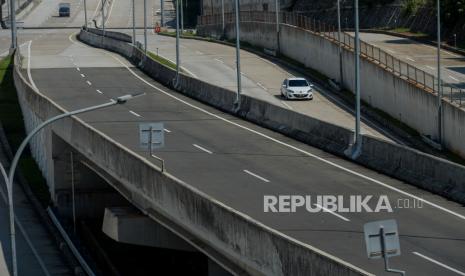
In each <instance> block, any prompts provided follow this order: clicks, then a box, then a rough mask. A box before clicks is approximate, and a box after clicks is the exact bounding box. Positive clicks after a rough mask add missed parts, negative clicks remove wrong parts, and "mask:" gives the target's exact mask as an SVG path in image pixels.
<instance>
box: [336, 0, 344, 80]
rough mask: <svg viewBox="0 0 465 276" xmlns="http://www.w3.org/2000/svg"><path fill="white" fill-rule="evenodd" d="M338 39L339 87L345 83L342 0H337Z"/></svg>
mask: <svg viewBox="0 0 465 276" xmlns="http://www.w3.org/2000/svg"><path fill="white" fill-rule="evenodd" d="M337 29H338V32H337V40H338V44H339V88H341V89H342V86H343V85H344V72H343V69H342V66H343V63H342V62H343V61H342V41H341V32H342V31H341V0H337Z"/></svg>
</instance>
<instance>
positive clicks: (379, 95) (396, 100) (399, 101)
mask: <svg viewBox="0 0 465 276" xmlns="http://www.w3.org/2000/svg"><path fill="white" fill-rule="evenodd" d="M272 26H274V25H273V24H269V23H265V22H241V40H242V41H244V42H248V43H250V44H252V45H253V46H257V47H264V48H269V49H276V48H277V36H276V30H275V29H274V28H272ZM280 28H281V29H280V37H279V50H280V54H282V55H284V56H286V57H288V58H291V59H293V60H297V61H299V62H301V63H302V64H304V65H305V66H306V67H309V68H312V69H314V70H316V71H318V72H321V73H322V74H324V75H326V76H327V77H329V78H331V79H339V47H338V45H337V44H336V43H335V42H333V41H330V40H328V39H326V38H324V37H322V36H319V35H317V34H314V33H312V32H310V31H307V30H304V29H301V28H298V27H295V26H290V25H286V24H282V25H281V26H280ZM221 30H222V28H221V26H220V25H202V26H198V27H197V33H198V34H199V35H202V36H216V35H218V34H220V32H221ZM225 36H226V38H227V39H233V38H235V26H234V24H226V28H225ZM343 60H344V63H343V72H344V83H343V86H344V87H346V88H347V89H349V90H351V91H355V87H354V85H355V74H354V67H355V59H354V54H353V52H352V51H350V50H348V49H344V50H343ZM361 97H362V100H364V101H365V102H367V103H368V104H370V105H371V106H372V107H375V108H377V109H380V110H382V111H384V112H386V113H387V114H389V115H390V116H391V117H393V118H395V119H397V120H399V121H401V122H403V123H405V124H406V125H408V126H410V127H411V128H413V129H415V130H417V131H418V132H419V133H420V134H423V135H425V136H429V137H432V138H433V139H437V138H438V136H439V135H438V134H439V130H438V129H439V128H438V111H437V96H436V95H434V94H432V93H430V92H427V91H425V90H423V89H422V88H421V87H418V86H416V85H415V84H414V83H411V82H409V81H407V80H405V79H403V78H400V77H398V76H397V75H395V74H392V72H390V71H388V70H386V69H384V68H383V67H381V66H379V65H378V64H376V63H374V62H373V61H371V60H369V59H366V58H362V59H361ZM443 105H444V108H443V141H444V146H445V147H446V148H447V149H449V150H450V151H452V152H454V153H456V154H458V155H460V156H462V157H465V143H463V137H465V136H464V135H463V134H464V133H465V123H464V122H465V111H464V110H463V109H461V108H459V107H458V106H457V105H456V104H453V103H451V102H449V101H447V100H443ZM460 134H461V135H460Z"/></svg>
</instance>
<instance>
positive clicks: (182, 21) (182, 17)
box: [180, 0, 187, 34]
mask: <svg viewBox="0 0 465 276" xmlns="http://www.w3.org/2000/svg"><path fill="white" fill-rule="evenodd" d="M186 1H187V0H186ZM180 4H181V9H180V11H181V34H183V33H184V5H183V2H182V0H181V2H180Z"/></svg>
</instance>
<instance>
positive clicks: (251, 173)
mask: <svg viewBox="0 0 465 276" xmlns="http://www.w3.org/2000/svg"><path fill="white" fill-rule="evenodd" d="M244 172H245V173H246V174H249V175H251V176H253V177H256V178H258V179H260V180H261V181H263V182H266V183H270V181H269V180H268V179H266V178H264V177H261V176H259V175H258V174H255V173H253V172H251V171H248V170H244Z"/></svg>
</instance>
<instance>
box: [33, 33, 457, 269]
mask: <svg viewBox="0 0 465 276" xmlns="http://www.w3.org/2000/svg"><path fill="white" fill-rule="evenodd" d="M56 45H61V47H63V48H62V49H61V51H60V50H59V49H58V48H57V46H56ZM88 51H89V52H88ZM51 52H53V53H54V55H55V56H56V57H57V59H61V62H57V61H54V64H63V66H61V67H57V68H49V66H47V65H48V64H49V63H48V62H47V58H44V57H47V56H48V55H50V53H51ZM82 53H87V54H82ZM89 53H91V54H92V55H95V56H94V57H93V58H92V60H96V59H98V58H101V59H102V60H108V59H113V65H115V67H109V68H105V67H99V68H95V67H93V66H92V65H91V64H92V63H90V64H89V66H86V63H87V62H89ZM27 57H28V55H26V58H25V60H24V65H27V64H28V58H27ZM122 60H123V59H122V58H121V57H118V56H116V55H115V54H112V53H107V52H104V51H102V50H98V49H94V48H89V47H88V46H86V45H83V44H81V43H79V42H74V43H73V42H71V41H70V40H69V39H68V37H66V36H63V37H62V38H59V37H55V38H54V43H50V38H47V39H46V38H41V39H38V40H37V41H35V42H33V44H32V51H31V67H32V69H31V77H32V79H33V82H34V83H35V84H36V85H37V87H38V88H39V89H40V91H41V92H42V93H45V94H46V95H47V96H48V97H50V98H52V99H53V100H54V101H55V102H57V103H58V104H60V105H61V106H63V107H65V108H66V109H68V110H72V109H75V108H80V107H83V106H88V105H92V104H96V103H102V102H105V101H108V100H109V99H110V98H114V97H117V96H119V95H123V94H126V93H128V92H146V93H147V94H146V96H144V97H141V98H138V99H135V100H133V101H131V102H129V103H128V104H127V105H125V106H118V107H115V108H112V109H107V110H102V111H99V112H95V113H92V114H87V115H84V116H81V118H82V119H84V120H85V121H87V122H88V123H90V124H92V125H93V126H94V127H96V128H97V129H98V130H100V131H103V132H104V133H105V134H107V135H109V136H110V137H112V138H113V139H115V140H116V141H118V142H119V143H121V144H122V145H124V146H125V147H127V148H129V149H131V150H132V151H134V152H136V153H138V154H140V155H141V156H143V157H145V158H147V159H148V160H149V161H150V162H154V163H156V162H157V161H156V160H154V159H151V158H149V157H148V155H147V154H146V153H145V152H142V151H140V149H139V146H138V140H137V131H138V130H137V129H138V123H140V122H152V121H157V122H158V121H162V122H164V123H165V127H166V132H167V133H166V147H165V148H164V149H162V150H159V151H157V153H156V154H157V155H158V156H159V157H162V158H163V159H165V161H166V167H167V170H168V171H169V172H170V173H171V174H173V175H175V176H176V177H179V178H180V179H182V180H184V181H186V182H187V183H189V184H190V185H193V186H195V187H196V188H198V189H200V190H201V191H203V192H205V193H207V194H208V195H210V196H212V197H214V198H216V199H217V200H219V201H221V202H223V203H225V204H226V205H228V206H230V207H232V208H234V209H236V210H238V211H240V212H242V213H244V214H247V215H248V216H250V217H252V218H254V219H256V220H258V221H260V222H263V223H265V224H266V225H268V226H270V227H273V228H274V229H277V230H279V231H281V232H282V233H284V234H286V235H288V236H291V237H293V238H296V239H298V240H300V241H302V242H305V243H308V244H311V245H313V246H316V247H318V248H320V249H322V250H324V251H326V252H329V253H331V254H333V255H335V256H337V257H339V258H342V259H343V260H345V261H348V262H350V263H353V264H355V265H357V266H359V267H362V268H364V269H366V270H368V271H370V272H373V273H376V274H378V275H384V274H383V265H382V262H381V261H370V260H367V257H366V253H365V245H364V241H363V233H362V229H363V224H364V223H366V222H370V221H373V220H378V219H390V218H394V219H396V220H397V221H398V223H399V227H400V233H401V246H402V250H403V253H402V257H398V258H394V259H392V266H393V267H396V268H399V269H404V270H406V271H407V272H408V273H409V274H411V275H464V273H465V266H464V263H463V256H464V255H463V247H464V245H465V240H464V239H463V236H464V234H465V227H464V226H465V221H464V219H465V211H464V209H463V207H462V206H459V205H457V204H454V203H452V202H449V201H447V200H444V199H443V198H441V197H438V196H435V195H433V194H430V193H427V192H424V191H422V190H419V189H417V188H414V187H413V186H410V185H408V184H406V183H402V182H400V181H397V180H395V179H392V178H389V177H387V176H384V175H380V174H378V173H376V172H373V171H371V170H368V169H366V168H363V167H360V166H358V165H355V164H353V163H350V162H348V161H346V160H343V159H341V158H338V157H336V156H333V155H330V154H328V153H326V152H323V151H321V150H318V149H316V148H313V147H310V146H307V145H304V144H302V143H298V142H296V141H294V140H291V139H289V138H286V137H284V136H282V135H279V134H276V133H273V132H271V131H268V130H266V129H263V128H260V127H257V126H255V125H252V124H250V123H247V122H245V121H242V120H239V119H237V118H234V117H232V116H230V115H228V114H224V113H222V112H219V111H217V110H214V109H212V108H211V107H208V106H205V105H202V104H200V103H197V102H195V101H193V100H192V99H189V98H186V97H183V96H181V95H179V94H177V93H176V92H173V91H171V90H169V89H167V88H165V87H163V86H161V85H160V84H158V83H156V82H154V81H152V80H150V79H149V78H147V77H146V76H144V75H143V74H142V73H141V72H139V70H137V69H135V68H126V67H125V66H124V65H126V64H125V62H124V61H122ZM120 61H121V62H122V63H120ZM70 64H72V65H74V64H76V66H74V67H73V66H70ZM117 64H119V66H116V65H117ZM77 65H79V66H77ZM113 65H112V66H113ZM43 67H45V68H43ZM40 68H41V69H40ZM180 100H182V101H185V102H187V103H189V104H190V105H187V104H185V103H184V102H182V101H180ZM191 105H195V106H196V107H198V109H196V108H193V107H192V106H191ZM264 195H311V196H313V200H316V199H315V197H316V196H317V195H341V196H343V198H344V200H346V204H348V203H347V201H349V199H350V196H355V195H373V196H374V197H375V198H378V197H380V196H382V195H386V196H387V197H388V198H389V200H390V202H391V204H392V206H393V208H394V211H393V212H392V213H388V212H381V213H369V212H361V213H357V212H355V213H330V212H319V213H308V212H306V211H298V212H296V213H281V214H279V213H265V212H264V210H263V197H264ZM412 196H418V197H421V198H423V199H425V200H426V201H427V203H425V204H423V206H422V208H410V209H405V208H401V207H403V205H402V204H405V203H403V202H409V204H410V206H411V207H412V205H413V204H414V203H415V201H414V200H413V198H412ZM372 203H373V202H372ZM346 206H347V205H346ZM371 206H372V205H371ZM372 207H373V206H372ZM396 207H397V208H396ZM386 275H389V274H386Z"/></svg>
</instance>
